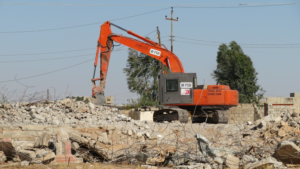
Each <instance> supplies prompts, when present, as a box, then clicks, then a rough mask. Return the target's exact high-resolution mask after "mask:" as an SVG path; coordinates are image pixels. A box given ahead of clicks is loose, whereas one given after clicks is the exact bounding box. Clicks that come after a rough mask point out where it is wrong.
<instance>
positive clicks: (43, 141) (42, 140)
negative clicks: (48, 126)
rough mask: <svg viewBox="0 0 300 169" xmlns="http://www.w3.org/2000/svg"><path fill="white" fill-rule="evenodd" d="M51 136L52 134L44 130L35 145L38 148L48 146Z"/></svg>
mask: <svg viewBox="0 0 300 169" xmlns="http://www.w3.org/2000/svg"><path fill="white" fill-rule="evenodd" d="M50 138H51V135H50V134H49V133H47V132H43V133H42V134H41V135H40V136H39V137H38V140H37V141H36V142H35V144H34V147H37V148H40V147H41V148H43V147H48V145H49V140H50Z"/></svg>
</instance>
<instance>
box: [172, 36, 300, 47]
mask: <svg viewBox="0 0 300 169" xmlns="http://www.w3.org/2000/svg"><path fill="white" fill-rule="evenodd" d="M174 37H177V38H180V39H187V40H194V41H201V42H209V43H219V44H220V43H221V44H222V43H224V42H216V41H207V40H200V39H191V38H185V37H180V36H174ZM239 44H241V45H251V46H271V45H275V46H276V45H282V46H288V45H291V46H294V45H298V46H299V45H300V44H246V43H239Z"/></svg>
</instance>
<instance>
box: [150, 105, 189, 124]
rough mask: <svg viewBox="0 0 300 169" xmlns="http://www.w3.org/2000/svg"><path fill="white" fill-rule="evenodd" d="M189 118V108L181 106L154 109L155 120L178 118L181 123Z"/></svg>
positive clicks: (169, 120) (173, 119)
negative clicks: (180, 107)
mask: <svg viewBox="0 0 300 169" xmlns="http://www.w3.org/2000/svg"><path fill="white" fill-rule="evenodd" d="M188 119H189V114H188V111H187V110H184V109H179V108H169V109H161V110H157V111H154V114H153V121H154V122H163V121H168V122H171V121H175V120H178V121H179V122H180V123H187V122H188Z"/></svg>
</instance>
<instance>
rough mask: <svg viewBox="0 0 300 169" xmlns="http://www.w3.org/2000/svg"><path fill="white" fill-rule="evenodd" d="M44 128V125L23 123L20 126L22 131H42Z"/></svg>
mask: <svg viewBox="0 0 300 169" xmlns="http://www.w3.org/2000/svg"><path fill="white" fill-rule="evenodd" d="M44 129H45V126H44V125H25V126H22V130H23V131H43V130H44Z"/></svg>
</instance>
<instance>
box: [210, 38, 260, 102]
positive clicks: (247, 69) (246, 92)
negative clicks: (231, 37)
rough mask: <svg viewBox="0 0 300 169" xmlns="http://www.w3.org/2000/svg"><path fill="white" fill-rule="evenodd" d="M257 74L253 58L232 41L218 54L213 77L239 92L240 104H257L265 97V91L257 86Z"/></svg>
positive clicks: (222, 46)
mask: <svg viewBox="0 0 300 169" xmlns="http://www.w3.org/2000/svg"><path fill="white" fill-rule="evenodd" d="M257 74H258V73H257V72H256V70H255V68H254V67H253V62H252V60H251V58H250V57H249V56H247V55H245V54H244V52H243V50H242V48H241V47H240V46H239V45H238V44H237V43H236V42H235V41H232V42H231V43H230V44H229V46H227V45H225V44H222V45H220V47H219V51H218V54H217V69H216V70H214V72H213V73H212V76H213V78H214V79H216V80H217V82H218V83H219V84H223V85H228V86H230V88H231V89H234V90H238V92H239V102H240V103H253V102H255V103H256V104H257V103H258V101H259V100H260V99H261V98H262V97H263V94H264V92H265V91H264V90H263V89H262V88H261V87H260V85H258V84H257V80H258V79H257V77H256V76H257Z"/></svg>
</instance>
